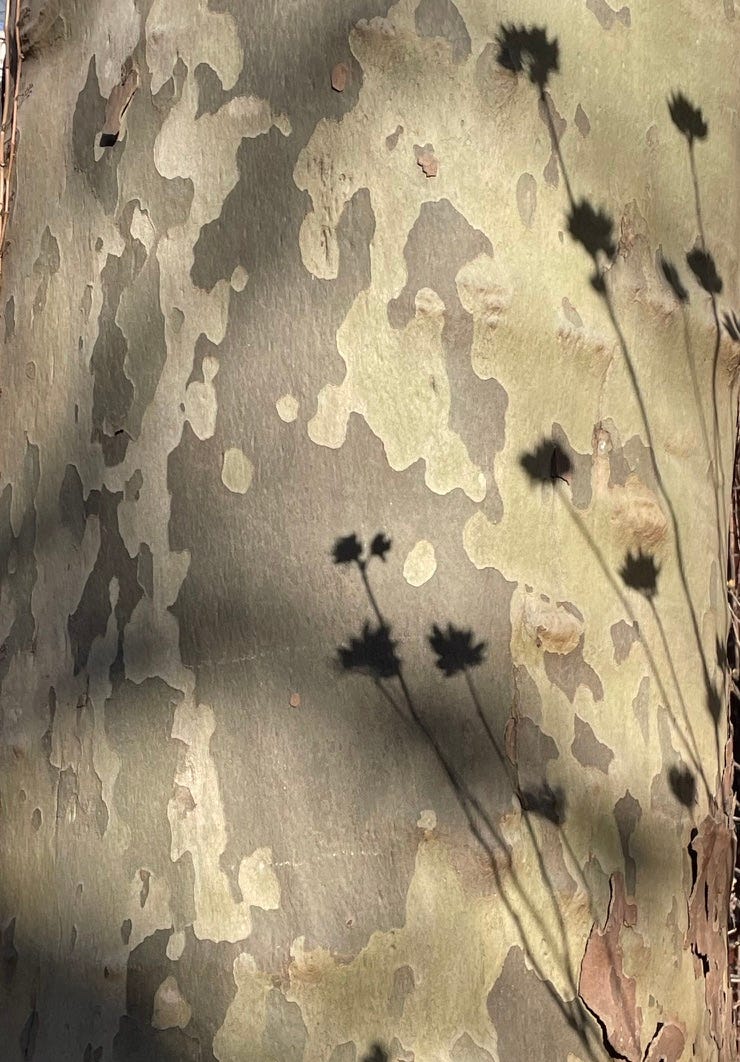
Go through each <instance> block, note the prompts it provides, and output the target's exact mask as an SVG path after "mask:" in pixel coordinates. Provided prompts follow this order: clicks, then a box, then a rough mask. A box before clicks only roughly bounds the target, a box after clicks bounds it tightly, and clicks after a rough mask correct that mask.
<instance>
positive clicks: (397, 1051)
mask: <svg viewBox="0 0 740 1062" xmlns="http://www.w3.org/2000/svg"><path fill="white" fill-rule="evenodd" d="M388 1052H389V1054H388V1062H390V1059H394V1060H397V1062H414V1059H415V1058H416V1056H415V1054H414V1052H413V1051H407V1050H406V1048H405V1047H404V1046H403V1044H402V1043H401V1041H400V1040H399V1039H398V1037H397V1036H394V1037H393V1039H392V1040H391V1042H390V1046H389V1048H388ZM370 1057H371V1058H372V1062H385V1058H384V1056H380V1055H378V1054H377V1053H376V1054H375V1055H371V1056H370Z"/></svg>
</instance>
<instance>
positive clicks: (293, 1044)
mask: <svg viewBox="0 0 740 1062" xmlns="http://www.w3.org/2000/svg"><path fill="white" fill-rule="evenodd" d="M307 1039H308V1030H307V1029H306V1026H305V1024H304V1021H303V1017H302V1016H301V1008H300V1007H299V1006H298V1004H297V1003H291V1002H289V1001H288V1000H287V999H286V998H285V996H284V995H283V994H282V992H279V991H277V990H276V989H273V990H272V991H271V992H269V993H268V996H267V1000H266V1004H265V1031H264V1033H263V1035H262V1044H263V1047H264V1051H265V1054H266V1055H267V1056H268V1057H273V1058H279V1059H280V1060H281V1062H301V1060H302V1058H303V1053H304V1051H305V1048H306V1041H307Z"/></svg>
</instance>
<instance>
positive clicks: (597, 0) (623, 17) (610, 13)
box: [586, 0, 632, 30]
mask: <svg viewBox="0 0 740 1062" xmlns="http://www.w3.org/2000/svg"><path fill="white" fill-rule="evenodd" d="M586 7H587V8H588V10H589V11H590V12H591V13H592V14H593V15H595V16H596V18H597V19H598V21H599V23H600V25H601V27H602V29H605V30H608V29H611V28H612V26H613V25H614V24H615V23H616V22H621V23H622V25H623V26H626V27H627V28H629V26H630V25H631V23H632V17H631V15H630V9H629V8H628V7H627V6H626V5H625V6H624V7H620V9H619V10H618V11H615V10H614V9H613V8H612V7H610V6H609V4H608V3H607V2H606V0H586Z"/></svg>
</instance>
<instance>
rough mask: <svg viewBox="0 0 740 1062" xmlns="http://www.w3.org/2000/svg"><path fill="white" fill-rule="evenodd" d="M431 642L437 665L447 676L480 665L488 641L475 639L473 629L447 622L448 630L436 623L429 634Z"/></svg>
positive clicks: (449, 676)
mask: <svg viewBox="0 0 740 1062" xmlns="http://www.w3.org/2000/svg"><path fill="white" fill-rule="evenodd" d="M429 644H430V645H431V647H432V650H433V651H434V652H435V653H436V655H437V667H438V668H439V670H440V671H443V672H444V673H445V675H446V676H447V678H451V677H452V676H453V675H457V674H458V672H460V671H466V670H467V669H468V668H470V667H479V666H480V664H482V663H483V661H484V659H485V656H486V643H485V642H478V644H477V645H476V644H475V642H474V640H473V632H472V631H464V630H462V629H461V628H460V627H455V626H453V624H452V623H448V624H447V632H446V633H445V631H443V630H440V628H439V627H438V626H437V624H436V623H435V624H434V626H433V627H432V633H431V634H430V635H429Z"/></svg>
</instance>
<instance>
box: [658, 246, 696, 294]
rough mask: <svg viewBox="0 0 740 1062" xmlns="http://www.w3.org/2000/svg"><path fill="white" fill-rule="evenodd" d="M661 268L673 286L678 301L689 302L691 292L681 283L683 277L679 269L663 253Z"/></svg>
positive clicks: (671, 286) (669, 283)
mask: <svg viewBox="0 0 740 1062" xmlns="http://www.w3.org/2000/svg"><path fill="white" fill-rule="evenodd" d="M660 268H661V271H662V273H663V276H664V278H665V280H666V283H667V284H668V286H669V287H670V288H671V290H672V291H673V294H674V295H675V296H676V298H677V299H678V301H679V302H688V301H689V293H688V291H687V290H686V288H685V287H684V286H683V284H682V283H681V278H680V276H679V275H678V270H677V269H676V267H675V266H674V264H673V262H669V261H668V259H667V258H663V256H662V255H661V258H660Z"/></svg>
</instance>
